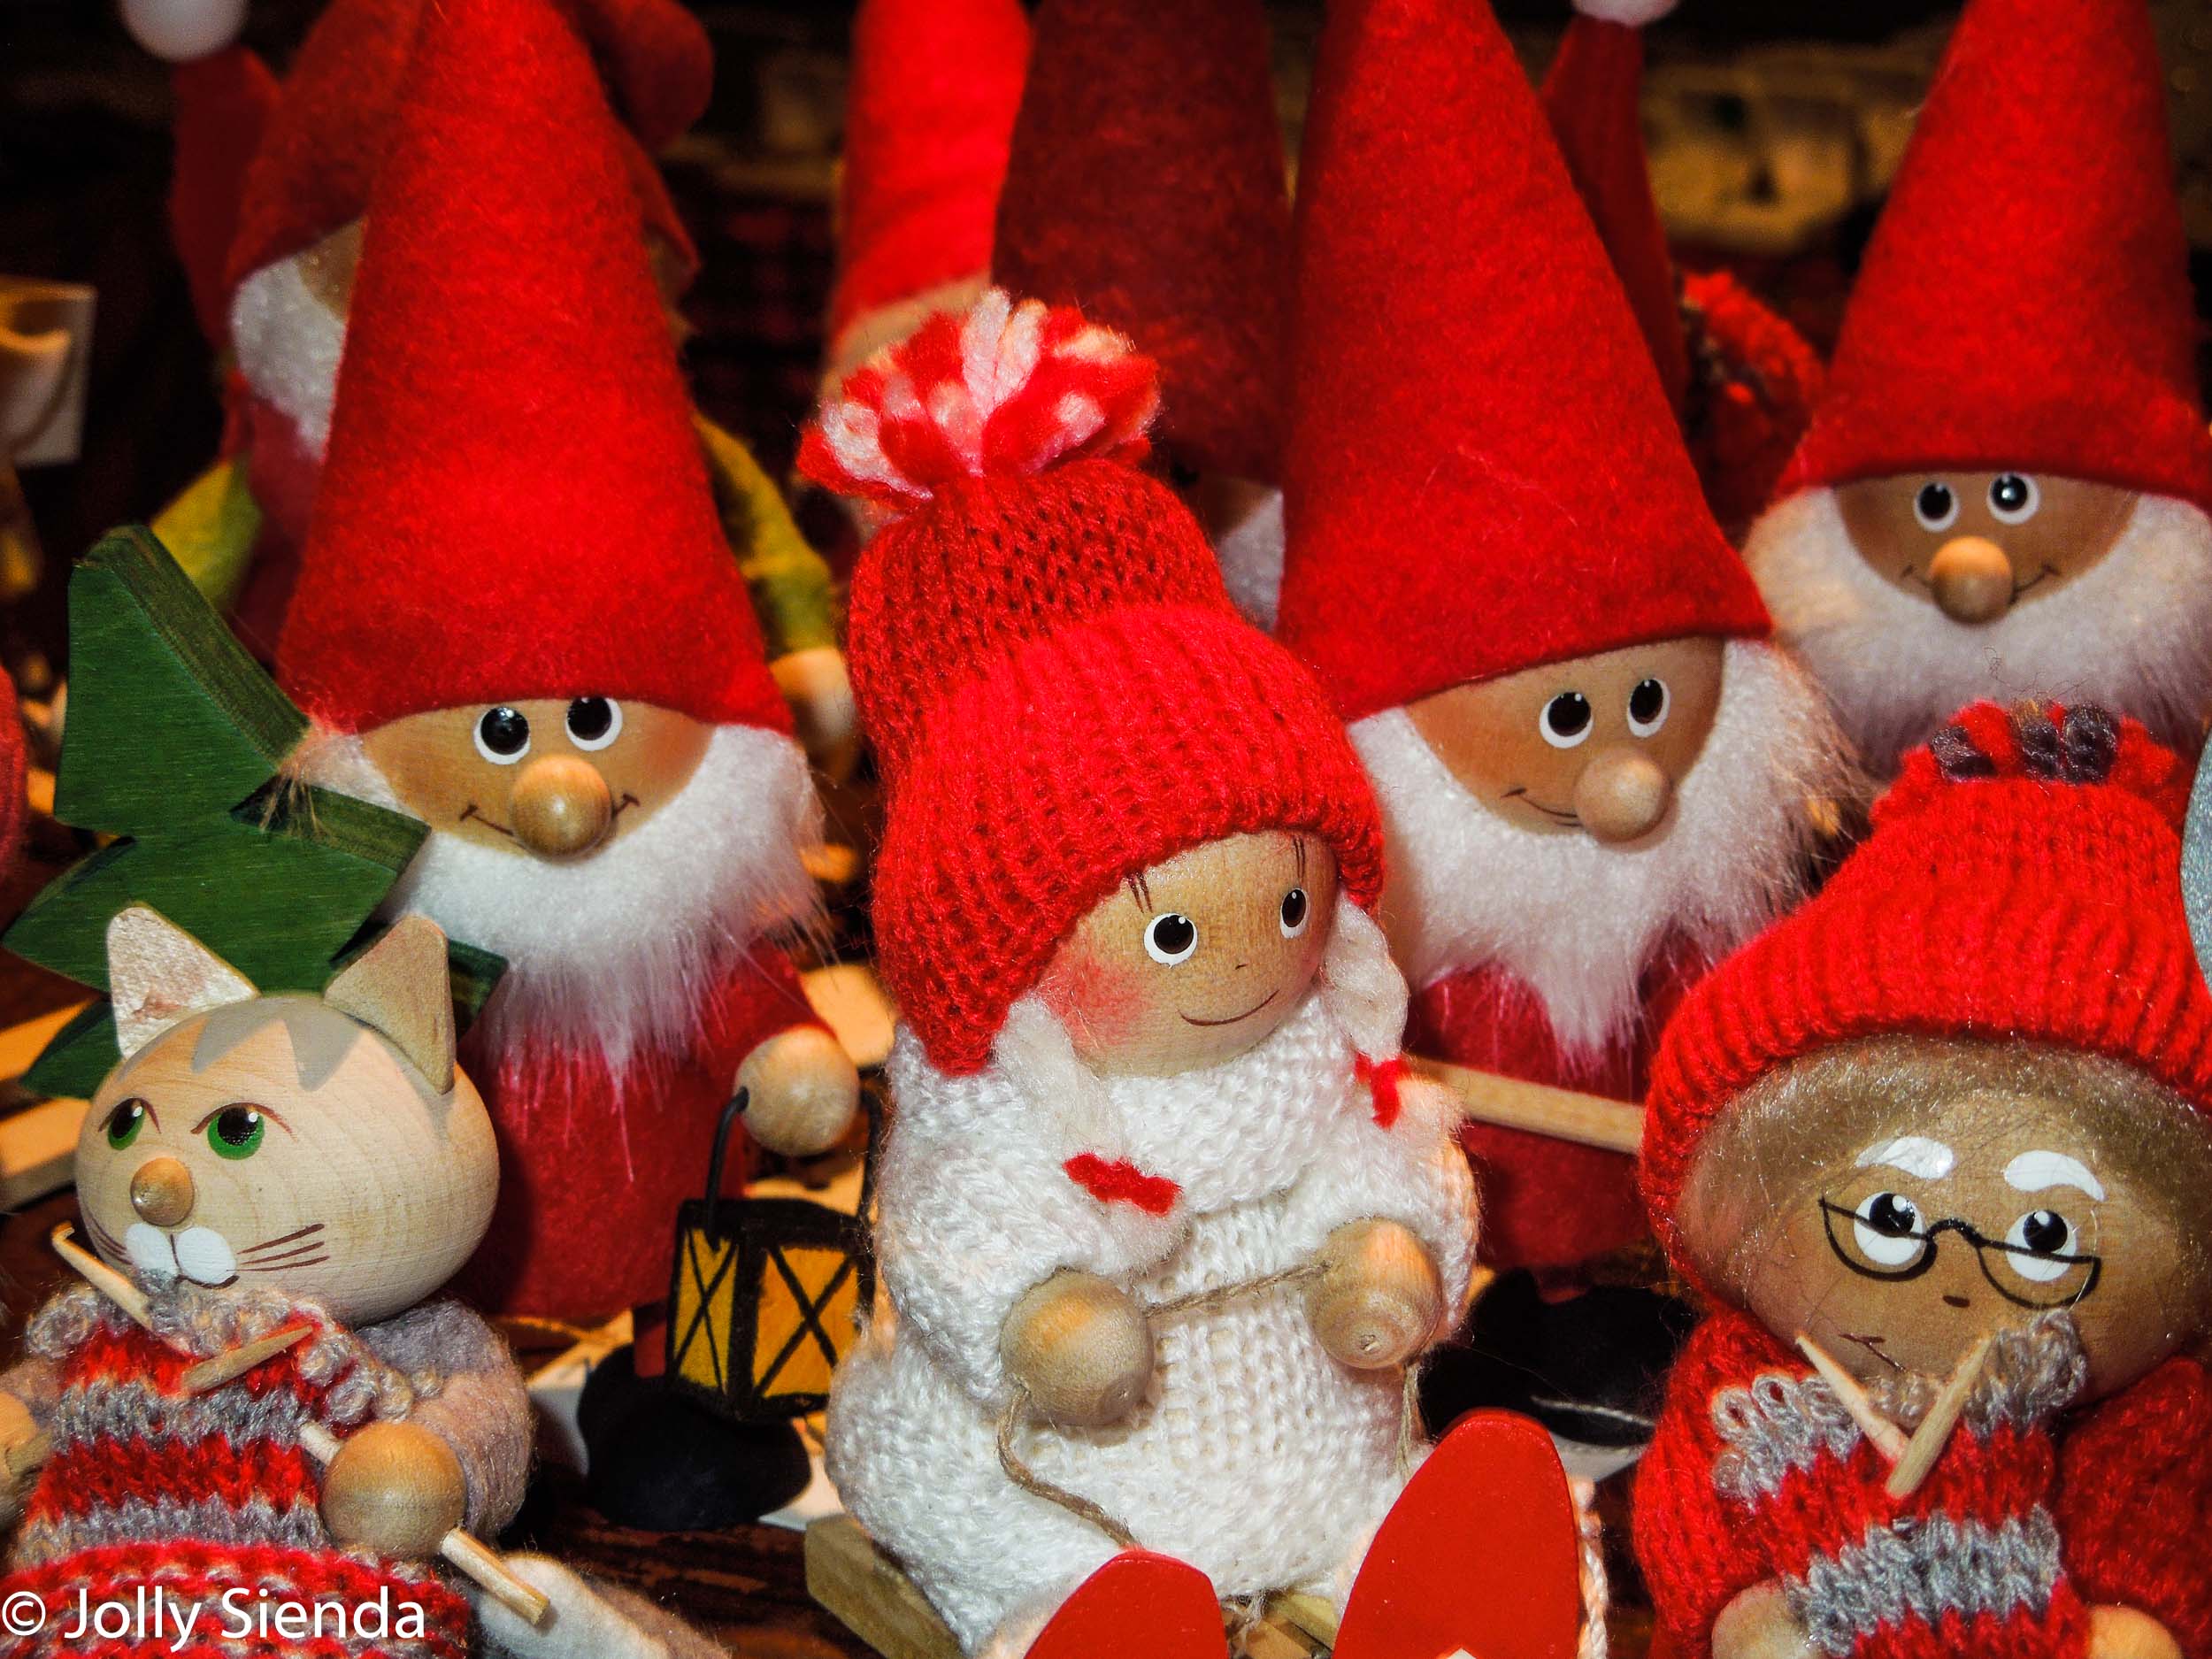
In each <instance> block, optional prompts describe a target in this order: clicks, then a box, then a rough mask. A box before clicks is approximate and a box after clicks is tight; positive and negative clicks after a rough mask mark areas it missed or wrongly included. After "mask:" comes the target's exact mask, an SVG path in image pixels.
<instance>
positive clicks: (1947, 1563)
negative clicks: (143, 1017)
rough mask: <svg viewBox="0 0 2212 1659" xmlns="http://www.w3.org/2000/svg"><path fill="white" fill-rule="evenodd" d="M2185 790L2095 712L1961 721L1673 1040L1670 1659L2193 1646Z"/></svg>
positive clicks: (1653, 1502) (1665, 1503)
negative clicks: (1678, 1281) (1675, 1284)
mask: <svg viewBox="0 0 2212 1659" xmlns="http://www.w3.org/2000/svg"><path fill="white" fill-rule="evenodd" d="M2184 787H2185V781H2184V775H2183V773H2182V771H2181V768H2180V766H2179V764H2178V763H2177V758H2176V757H2175V756H2173V755H2172V754H2171V753H2170V752H2169V751H2166V750H2163V749H2159V748H2158V747H2157V746H2156V745H2155V744H2154V743H2153V742H2152V741H2151V740H2150V738H2149V737H2148V736H2147V733H2145V731H2144V730H2143V728H2142V727H2141V726H2138V725H2135V724H2134V723H2132V722H2130V723H2127V724H2125V725H2122V724H2121V723H2120V722H2118V721H2116V720H2115V719H2114V718H2112V717H2110V716H2108V715H2107V714H2105V713H2104V712H2103V711H2102V710H2097V709H2094V708H2074V709H2070V710H2062V709H2059V708H2057V707H2055V706H2040V705H2029V706H2024V707H2023V708H2022V709H2020V710H2015V711H2013V712H2010V713H2008V712H2006V711H2005V710H1999V709H1997V708H1995V707H1993V706H1992V705H1987V704H1985V705H1980V706H1978V707H1977V708H1975V709H1971V710H1967V711H1965V712H1964V713H1962V715H1961V716H1960V717H1959V718H1958V720H1957V722H1956V723H1955V724H1954V725H1953V726H1950V727H1947V728H1946V730H1945V731H1944V732H1943V733H1940V734H1939V737H1938V739H1937V741H1936V742H1935V743H1934V744H1933V745H1932V748H1931V749H1925V750H1921V751H1917V752H1916V753H1915V754H1914V755H1912V756H1910V757H1909V758H1908V760H1907V763H1906V766H1905V769H1904V772H1903V774H1902V776H1901V780H1900V781H1899V783H1898V784H1897V786H1896V787H1895V788H1894V789H1893V791H1892V793H1891V794H1890V795H1889V796H1888V797H1886V799H1885V800H1884V801H1882V802H1881V803H1878V805H1877V807H1876V810H1875V816H1874V828H1873V833H1872V835H1871V837H1870V840H1869V841H1867V842H1866V843H1865V844H1864V845H1863V847H1862V848H1861V849H1859V850H1858V851H1857V852H1856V853H1855V855H1854V856H1852V857H1851V858H1850V859H1848V860H1847V862H1846V863H1845V864H1844V866H1843V867H1842V869H1841V870H1839V872H1837V874H1836V876H1835V878H1834V879H1833V880H1832V882H1831V884H1830V885H1829V887H1827V888H1826V889H1824V891H1823V892H1822V893H1821V894H1820V895H1818V896H1816V898H1814V899H1813V900H1811V901H1809V902H1808V904H1807V905H1806V907H1805V908H1804V909H1803V910H1801V911H1799V912H1798V913H1797V914H1796V915H1794V916H1793V917H1792V918H1789V919H1788V920H1786V921H1785V922H1783V923H1780V924H1778V926H1776V927H1775V929H1774V930H1773V931H1772V932H1771V933H1769V934H1768V935H1766V936H1764V937H1763V938H1762V939H1760V940H1758V941H1755V942H1754V943H1753V944H1751V945H1750V946H1748V947H1747V948H1746V949H1744V950H1743V951H1742V952H1740V954H1739V955H1738V956H1735V957H1733V958H1732V959H1731V960H1730V961H1729V962H1727V963H1725V964H1723V965H1722V966H1721V967H1720V968H1718V969H1717V970H1716V972H1715V973H1714V975H1713V976H1712V977H1711V978H1710V979H1708V980H1707V981H1706V982H1705V983H1704V984H1703V985H1701V987H1699V989H1698V990H1697V991H1696V992H1694V993H1693V995H1692V996H1691V997H1690V999H1689V1000H1688V1001H1687V1002H1686V1003H1685V1005H1684V1008H1683V1010H1682V1011H1681V1013H1680V1014H1679V1015H1678V1017H1677V1019H1676V1021H1675V1023H1674V1025H1672V1026H1671V1027H1670V1029H1669V1032H1668V1034H1667V1038H1666V1042H1665V1045H1664V1048H1663V1050H1662V1052H1661V1055H1660V1057H1659V1061H1658V1067H1657V1074H1656V1081H1655V1086H1654V1092H1653V1097H1652V1107H1651V1111H1652V1118H1653V1121H1652V1125H1651V1128H1650V1132H1649V1133H1648V1134H1647V1140H1646V1144H1645V1155H1644V1156H1645V1164H1644V1181H1645V1191H1646V1194H1647V1197H1648V1198H1649V1199H1650V1201H1651V1203H1652V1207H1653V1212H1654V1216H1655V1221H1656V1223H1657V1225H1658V1226H1659V1228H1660V1232H1661V1235H1662V1238H1663V1240H1664V1241H1665V1242H1666V1243H1667V1245H1668V1247H1669V1248H1670V1250H1671V1252H1672V1253H1673V1255H1674V1256H1675V1259H1676V1261H1677V1263H1678V1265H1679V1266H1681V1267H1682V1269H1683V1270H1684V1271H1686V1273H1687V1274H1688V1275H1690V1276H1691V1278H1692V1279H1694V1281H1695V1282H1696V1283H1697V1284H1698V1285H1700V1286H1701V1287H1702V1288H1704V1289H1705V1290H1706V1291H1708V1292H1709V1294H1711V1296H1712V1297H1713V1298H1714V1299H1715V1301H1716V1302H1717V1303H1718V1308H1717V1311H1716V1312H1715V1313H1714V1314H1713V1315H1712V1317H1710V1318H1709V1320H1708V1321H1707V1323H1706V1324H1705V1325H1703V1326H1702V1327H1701V1329H1700V1330H1699V1331H1698V1332H1697V1333H1696V1334H1695V1335H1694V1337H1693V1338H1692V1339H1691V1340H1690V1343H1689V1345H1688V1347H1687V1348H1686V1351H1685V1353H1684V1355H1683V1357H1682V1360H1681V1363H1680V1364H1679V1366H1678V1369H1677V1371H1676V1372H1675V1374H1674V1376H1673V1378H1672V1379H1671V1385H1670V1394H1669V1400H1668V1403H1667V1407H1666V1410H1665V1414H1664V1416H1663V1419H1662V1421H1661V1424H1660V1427H1659V1432H1658V1434H1657V1437H1656V1439H1655V1440H1654V1442H1653V1444H1652V1447H1651V1449H1650V1451H1649V1453H1648V1454H1647V1456H1646V1458H1645V1461H1644V1464H1643V1466H1642V1468H1641V1470H1640V1472H1639V1478H1638V1483H1637V1516H1636V1533H1637V1548H1638V1553H1639V1555H1640V1559H1641V1562H1642V1564H1643V1567H1644V1571H1645V1576H1646V1578H1647V1580H1648V1582H1649V1583H1650V1585H1651V1586H1652V1592H1653V1596H1654V1600H1655V1604H1656V1607H1657V1609H1658V1613H1659V1617H1660V1623H1661V1625H1662V1628H1663V1630H1664V1632H1666V1635H1667V1636H1668V1638H1669V1639H1670V1640H1671V1643H1672V1644H1673V1649H1672V1650H1673V1651H1675V1652H1677V1653H1679V1654H1683V1655H1703V1654H1705V1653H1708V1652H1710V1653H1711V1654H1713V1655H1716V1656H1717V1659H1769V1656H1775V1659H1778V1656H1780V1655H1814V1654H1828V1655H1875V1654H1880V1655H1928V1656H1929V1659H1933V1656H1934V1655H1939V1654H1959V1653H1966V1654H1971V1655H1984V1654H1986V1655H2011V1654H2019V1653H2037V1654H2050V1655H2072V1656H2074V1659H2080V1656H2081V1655H2092V1656H2098V1659H2120V1656H2121V1655H2127V1656H2128V1659H2135V1656H2137V1655H2192V1656H2194V1655H2202V1654H2205V1653H2208V1652H2212V1548H2208V1545H2207V1543H2206V1539H2205V1534H2204V1531H2203V1528H2202V1526H2201V1525H2200V1520H2199V1518H2198V1517H2201V1516H2202V1515H2203V1514H2205V1513H2206V1508H2207V1505H2208V1504H2212V1450H2208V1448H2212V1374H2208V1372H2207V1371H2206V1368H2205V1366H2204V1363H2203V1360H2202V1356H2203V1352H2204V1347H2205V1341H2206V1337H2207V1334H2208V1332H2212V1256H2208V1255H2207V1251H2206V1245H2205V1240H2206V1239H2207V1238H2208V1236H2212V1115H2208V1114H2212V995H2208V993H2207V990H2206V988H2205V986H2204V983H2203V980H2202V977H2201V974H2200V972H2199V971H2198V969H2197V968H2196V966H2195V965H2194V964H2193V961H2192V960H2191V957H2190V952H2189V947H2188V933H2187V931H2186V926H2185V918H2184V915H2183V910H2182V902H2181V890H2180V883H2179V879H2178V864H2179V855H2180V842H2179V837H2178V834H2177V828H2178V819H2179V808H2180V801H2181V794H2182V791H2183V788H2184ZM2092 941H2094V942H2092Z"/></svg>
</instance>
